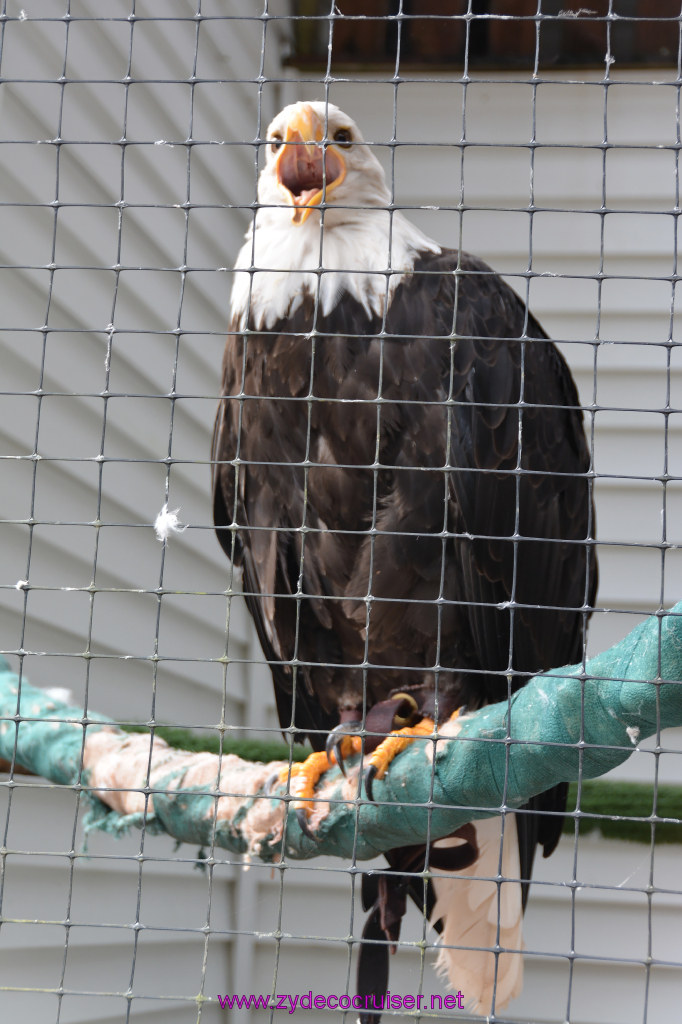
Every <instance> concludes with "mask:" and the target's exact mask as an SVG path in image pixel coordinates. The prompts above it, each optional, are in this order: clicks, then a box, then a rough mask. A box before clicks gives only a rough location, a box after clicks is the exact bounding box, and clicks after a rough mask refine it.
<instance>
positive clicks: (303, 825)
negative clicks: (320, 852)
mask: <svg viewBox="0 0 682 1024" xmlns="http://www.w3.org/2000/svg"><path fill="white" fill-rule="evenodd" d="M308 814H309V811H308V810H307V809H306V808H305V807H297V808H296V821H297V822H298V827H299V828H300V830H301V832H302V833H303V835H305V836H307V837H308V839H314V840H315V842H317V841H318V837H317V836H316V835H315V833H314V832H313V831H311V829H310V826H309V825H308Z"/></svg>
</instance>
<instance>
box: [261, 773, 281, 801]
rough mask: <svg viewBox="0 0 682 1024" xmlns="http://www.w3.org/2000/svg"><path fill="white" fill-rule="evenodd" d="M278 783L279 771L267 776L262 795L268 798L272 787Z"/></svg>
mask: <svg viewBox="0 0 682 1024" xmlns="http://www.w3.org/2000/svg"><path fill="white" fill-rule="evenodd" d="M278 782H279V771H276V772H272V773H271V774H270V775H268V777H267V779H266V780H265V782H264V783H263V792H264V794H265V795H266V796H270V794H271V793H272V790H273V787H274V786H275V784H276V783H278Z"/></svg>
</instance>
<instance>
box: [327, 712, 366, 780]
mask: <svg viewBox="0 0 682 1024" xmlns="http://www.w3.org/2000/svg"><path fill="white" fill-rule="evenodd" d="M359 733H362V722H360V721H358V722H341V724H340V725H337V726H335V727H334V728H333V729H332V731H331V732H330V733H329V735H328V736H327V743H326V746H325V750H326V752H327V758H328V759H329V761H330V762H332V757H333V760H334V761H336V763H337V765H338V766H339V768H340V770H341V774H342V775H343V777H344V778H345V779H347V778H348V773H347V771H346V764H345V758H346V757H348V756H349V755H350V754H354V753H359V747H360V736H359V735H358V734H359ZM344 747H345V748H346V749H345V751H344Z"/></svg>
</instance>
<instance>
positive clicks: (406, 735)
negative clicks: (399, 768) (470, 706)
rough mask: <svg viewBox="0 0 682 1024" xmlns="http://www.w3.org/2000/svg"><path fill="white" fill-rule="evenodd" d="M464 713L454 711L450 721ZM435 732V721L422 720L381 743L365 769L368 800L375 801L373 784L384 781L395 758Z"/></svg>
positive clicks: (462, 709)
mask: <svg viewBox="0 0 682 1024" xmlns="http://www.w3.org/2000/svg"><path fill="white" fill-rule="evenodd" d="M463 711H464V708H458V709H457V711H454V712H453V714H452V715H451V716H450V721H453V719H455V718H457V716H458V715H459V714H460V713H461V712H463ZM435 731H436V724H435V722H434V721H433V719H432V718H422V720H421V721H420V722H417V724H416V725H409V726H407V727H406V728H405V729H396V731H395V732H392V733H390V734H389V735H388V736H387V737H386V739H385V740H382V741H381V743H380V744H379V746H378V747H377V748H376V749H375V750H374V751H372V753H371V754H370V755H369V757H368V758H367V760H368V762H369V763H368V765H367V767H366V769H365V775H364V781H365V792H366V794H367V799H368V800H374V795H373V793H372V783H373V782H374V780H375V779H383V777H384V775H385V774H386V772H387V770H388V767H389V765H390V764H391V761H392V760H393V758H394V757H397V756H398V754H400V753H402V751H403V750H405V749H406V747H408V746H409V745H410V743H414V741H415V740H416V739H418V737H420V736H433V734H434V732H435Z"/></svg>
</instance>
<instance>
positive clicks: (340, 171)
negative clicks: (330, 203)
mask: <svg viewBox="0 0 682 1024" xmlns="http://www.w3.org/2000/svg"><path fill="white" fill-rule="evenodd" d="M324 137H325V125H324V120H323V118H321V117H320V116H319V115H318V114H317V113H316V112H315V110H314V109H313V108H312V107H311V106H310V104H308V103H300V104H299V105H298V108H297V110H296V112H295V114H294V116H293V117H292V118H291V120H290V121H289V123H288V124H287V128H286V135H285V136H284V140H283V144H282V145H280V149H279V153H278V154H277V158H276V160H275V173H276V175H277V188H278V190H279V192H280V193H281V195H282V196H284V199H285V200H286V202H287V203H288V205H289V206H293V207H294V212H293V214H292V217H291V219H292V221H293V223H294V224H303V223H304V222H305V221H306V220H307V219H308V217H309V216H310V214H311V213H312V211H313V208H314V207H315V206H318V205H319V204H320V203H321V202H322V200H323V199H325V200H326V199H328V198H329V195H330V194H331V193H332V192H333V191H334V189H335V188H337V187H338V186H339V185H340V184H341V182H342V181H343V180H344V178H345V177H346V161H345V160H344V159H343V157H342V155H341V153H339V151H338V149H337V148H336V147H335V146H333V145H330V144H329V143H327V144H326V145H323V144H322V140H323V139H324Z"/></svg>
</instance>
